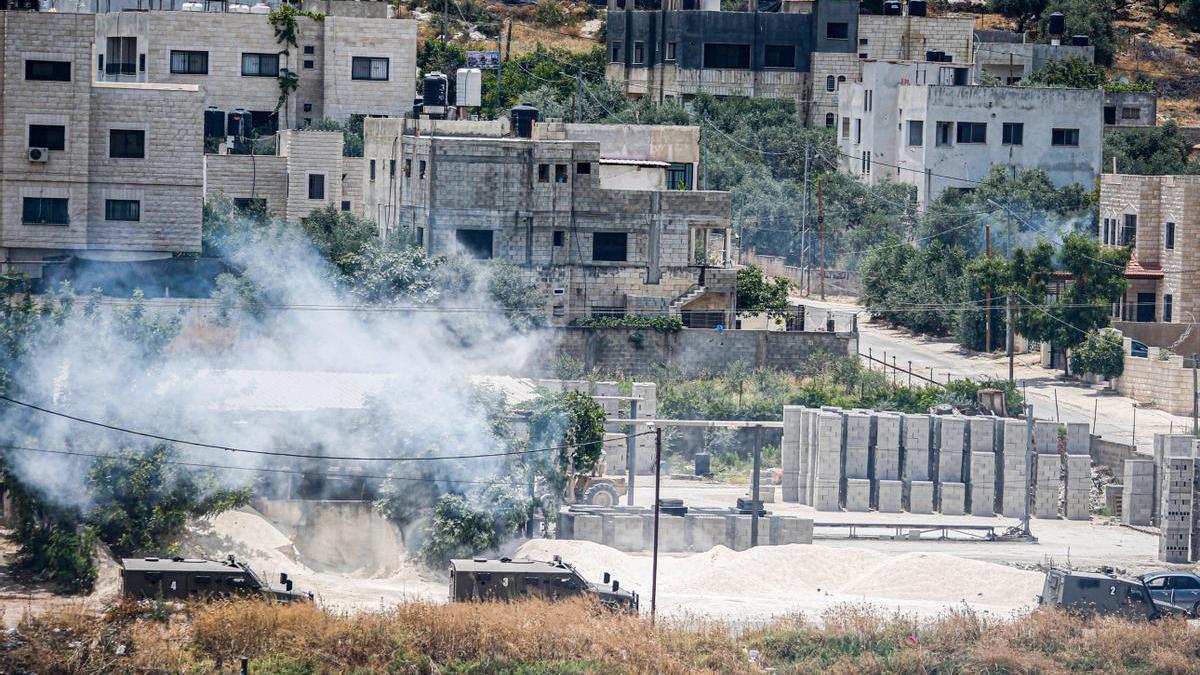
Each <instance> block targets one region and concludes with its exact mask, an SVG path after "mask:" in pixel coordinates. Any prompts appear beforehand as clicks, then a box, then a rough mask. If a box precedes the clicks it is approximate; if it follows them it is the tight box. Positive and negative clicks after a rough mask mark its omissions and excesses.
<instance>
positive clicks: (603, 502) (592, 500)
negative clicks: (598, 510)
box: [583, 483, 621, 506]
mask: <svg viewBox="0 0 1200 675" xmlns="http://www.w3.org/2000/svg"><path fill="white" fill-rule="evenodd" d="M620 499H621V496H620V495H618V494H617V489H616V488H614V487H613V486H612V484H610V483H593V484H592V485H591V487H589V488H588V489H587V492H584V493H583V502H584V503H585V504H591V505H592V506H616V505H617V503H618V502H619V501H620Z"/></svg>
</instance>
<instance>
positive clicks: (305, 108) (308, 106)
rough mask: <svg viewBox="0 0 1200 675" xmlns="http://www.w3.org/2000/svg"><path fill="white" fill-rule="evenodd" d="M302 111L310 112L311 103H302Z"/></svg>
mask: <svg viewBox="0 0 1200 675" xmlns="http://www.w3.org/2000/svg"><path fill="white" fill-rule="evenodd" d="M304 112H312V104H311V103H305V104H304Z"/></svg>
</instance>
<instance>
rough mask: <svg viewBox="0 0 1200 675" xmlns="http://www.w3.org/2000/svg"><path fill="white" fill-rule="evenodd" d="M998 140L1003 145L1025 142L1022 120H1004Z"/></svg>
mask: <svg viewBox="0 0 1200 675" xmlns="http://www.w3.org/2000/svg"><path fill="white" fill-rule="evenodd" d="M1000 142H1001V143H1003V144H1004V145H1024V144H1025V124H1024V123H1022V122H1005V123H1004V126H1003V127H1002V128H1001V130H1000Z"/></svg>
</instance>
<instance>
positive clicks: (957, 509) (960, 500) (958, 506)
mask: <svg viewBox="0 0 1200 675" xmlns="http://www.w3.org/2000/svg"><path fill="white" fill-rule="evenodd" d="M941 492H942V504H941V509H942V515H946V516H961V515H963V514H964V513H966V500H967V486H966V484H965V483H942V485H941Z"/></svg>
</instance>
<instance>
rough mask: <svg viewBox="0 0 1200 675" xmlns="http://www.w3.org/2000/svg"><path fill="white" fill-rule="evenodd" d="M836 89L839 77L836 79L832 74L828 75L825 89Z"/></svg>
mask: <svg viewBox="0 0 1200 675" xmlns="http://www.w3.org/2000/svg"><path fill="white" fill-rule="evenodd" d="M836 90H837V79H835V78H834V77H833V76H832V75H830V76H829V77H826V78H825V91H836Z"/></svg>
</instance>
